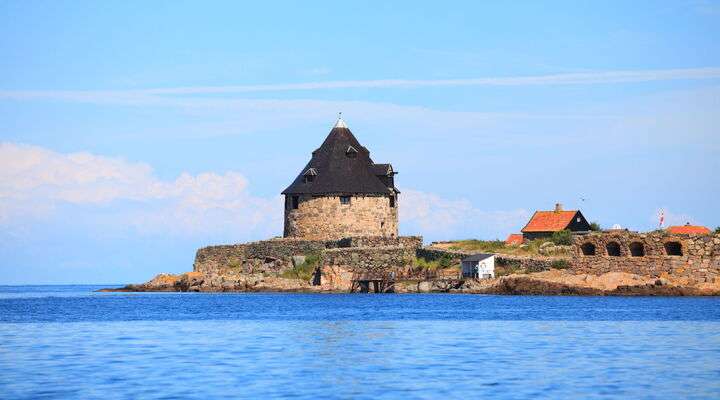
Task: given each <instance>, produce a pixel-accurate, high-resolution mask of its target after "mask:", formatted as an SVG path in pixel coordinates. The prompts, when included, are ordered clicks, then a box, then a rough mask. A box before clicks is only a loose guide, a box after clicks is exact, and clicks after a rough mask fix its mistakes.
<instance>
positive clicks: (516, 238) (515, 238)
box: [505, 233, 523, 245]
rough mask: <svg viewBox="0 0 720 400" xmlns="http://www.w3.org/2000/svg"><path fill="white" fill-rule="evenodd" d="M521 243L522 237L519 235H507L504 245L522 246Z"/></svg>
mask: <svg viewBox="0 0 720 400" xmlns="http://www.w3.org/2000/svg"><path fill="white" fill-rule="evenodd" d="M522 243H523V235H522V234H520V233H511V234H510V235H508V237H507V239H505V244H508V245H514V244H522Z"/></svg>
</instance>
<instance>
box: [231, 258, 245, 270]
mask: <svg viewBox="0 0 720 400" xmlns="http://www.w3.org/2000/svg"><path fill="white" fill-rule="evenodd" d="M241 265H242V264H241V263H240V260H238V259H237V258H232V259H230V261H228V267H230V268H240V266H241Z"/></svg>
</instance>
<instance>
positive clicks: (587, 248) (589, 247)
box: [580, 243, 595, 256]
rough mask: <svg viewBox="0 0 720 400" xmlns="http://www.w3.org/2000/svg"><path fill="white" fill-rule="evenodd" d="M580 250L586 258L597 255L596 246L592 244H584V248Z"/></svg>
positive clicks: (581, 247)
mask: <svg viewBox="0 0 720 400" xmlns="http://www.w3.org/2000/svg"><path fill="white" fill-rule="evenodd" d="M580 250H582V253H583V255H584V256H594V255H595V245H594V244H592V243H583V244H582V246H580Z"/></svg>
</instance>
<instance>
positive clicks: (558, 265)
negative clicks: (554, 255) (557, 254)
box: [550, 260, 570, 269]
mask: <svg viewBox="0 0 720 400" xmlns="http://www.w3.org/2000/svg"><path fill="white" fill-rule="evenodd" d="M550 268H553V269H568V268H570V263H569V262H568V260H555V261H553V262H552V263H550Z"/></svg>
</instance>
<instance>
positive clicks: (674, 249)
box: [665, 242, 683, 256]
mask: <svg viewBox="0 0 720 400" xmlns="http://www.w3.org/2000/svg"><path fill="white" fill-rule="evenodd" d="M665 254H667V255H669V256H681V255H683V253H682V245H681V244H680V242H665Z"/></svg>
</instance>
